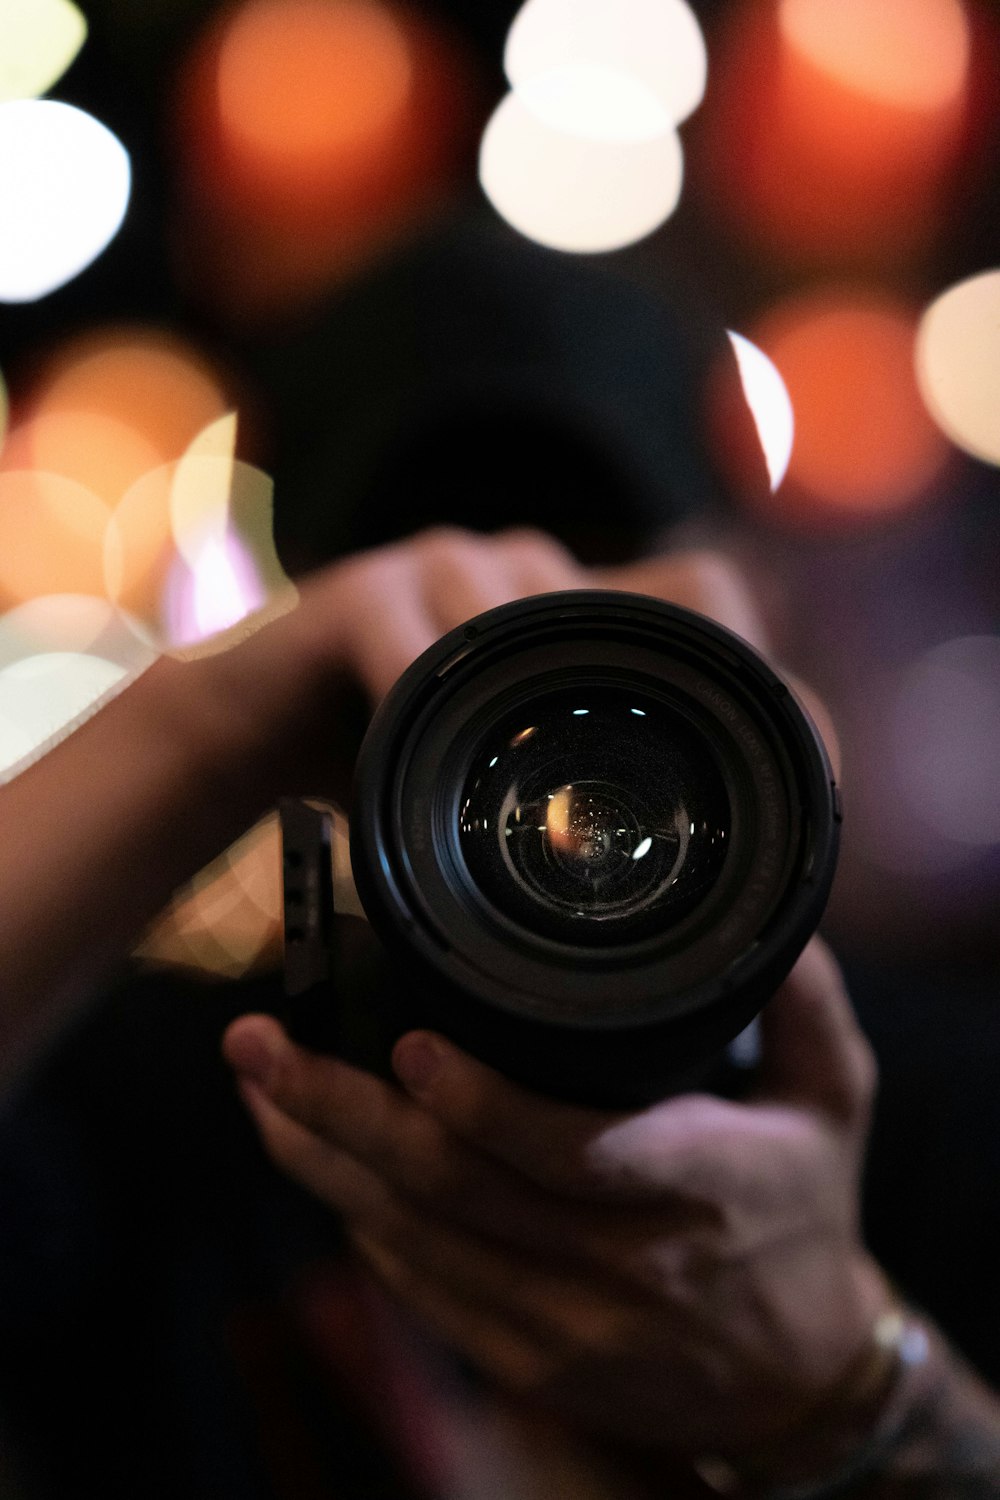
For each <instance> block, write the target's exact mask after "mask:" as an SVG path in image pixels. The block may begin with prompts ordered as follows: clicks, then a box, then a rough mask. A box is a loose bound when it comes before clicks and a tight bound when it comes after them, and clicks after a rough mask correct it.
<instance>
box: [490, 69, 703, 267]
mask: <svg viewBox="0 0 1000 1500" xmlns="http://www.w3.org/2000/svg"><path fill="white" fill-rule="evenodd" d="M602 71H603V70H601V69H597V68H591V67H589V66H588V68H587V70H586V74H585V78H584V80H583V86H584V88H588V87H593V86H594V85H595V81H596V79H597V75H600V74H601V72H602ZM566 72H567V70H560V72H559V75H558V76H557V78H556V80H555V89H554V90H553V93H557V94H558V98H559V100H562V101H565V100H567V99H568V98H570V97H572V98H573V100H574V103H573V108H574V110H579V95H573V94H572V91H570V90H567V87H566ZM611 76H614V75H611ZM607 77H608V74H607V73H606V72H605V78H607ZM550 82H551V75H540V76H537V77H534V78H532V79H530V80H529V81H528V82H527V83H526V84H525V86H524V88H523V89H519V90H518V91H517V92H516V93H510V94H508V95H507V96H506V98H504V99H503V100H502V101H501V102H500V104H499V105H498V107H497V109H496V111H495V112H494V114H493V116H492V118H491V120H490V122H489V124H488V125H487V127H486V131H485V133H484V135H483V141H482V147H481V150H480V158H479V178H480V182H481V183H482V186H483V190H484V192H485V193H486V195H487V197H488V198H489V200H490V202H491V203H492V204H493V206H494V208H495V209H496V210H497V212H498V213H500V214H502V215H503V217H504V218H505V219H506V220H507V222H508V223H509V224H511V225H513V227H514V228H515V229H517V230H519V231H520V232H521V233H522V234H524V235H526V236H527V237H528V238H530V239H533V240H536V241H537V242H538V243H539V244H542V245H547V246H549V247H551V248H553V249H556V250H568V251H574V252H577V253H588V252H598V251H606V250H616V249H619V248H620V247H622V246H624V245H628V244H632V243H634V242H635V241H636V240H639V239H642V238H643V237H644V236H645V235H647V234H650V233H652V231H653V230H654V229H656V228H658V227H659V226H660V225H661V224H662V223H663V222H664V221H665V220H666V219H667V218H668V217H669V216H670V214H671V213H672V212H673V210H674V208H675V207H676V206H677V202H678V200H679V198H680V193H681V187H682V183H683V178H684V156H683V151H682V148H681V143H680V138H679V136H678V135H677V132H676V131H675V130H673V129H672V128H669V127H668V128H665V129H663V130H662V131H661V132H660V133H658V134H655V135H653V136H651V137H649V138H640V139H634V138H633V139H628V138H626V139H624V140H623V139H621V138H619V139H615V138H614V136H613V135H612V138H611V139H608V138H607V137H605V138H604V139H599V138H595V136H594V135H581V134H579V133H577V134H569V133H568V132H567V131H566V130H564V129H560V128H558V127H557V126H555V125H553V124H551V123H548V121H547V120H546V119H545V118H544V116H545V115H546V113H548V115H549V119H551V118H552V111H553V109H554V108H557V107H558V104H553V93H550V94H549V95H548V98H547V99H546V91H547V89H548V87H549V84H550ZM623 83H624V84H625V91H626V92H627V93H628V92H631V93H632V95H633V97H634V96H635V95H636V94H639V95H641V94H642V91H643V85H642V84H640V83H638V82H637V81H635V80H623V79H622V78H621V77H620V76H618V77H614V83H613V85H612V87H614V89H615V91H616V94H617V93H619V92H620V90H621V87H622V84H623ZM646 97H647V100H648V104H649V106H650V107H649V109H647V110H646V111H645V113H644V114H643V113H642V112H641V111H639V110H634V111H633V112H632V113H630V115H629V117H628V118H629V120H630V121H632V122H633V125H634V123H635V122H637V121H638V120H640V119H643V118H645V119H646V120H651V119H653V118H655V114H654V113H653V111H655V101H654V100H653V98H652V96H651V95H649V94H648V91H646ZM540 101H545V102H540ZM604 115H605V110H604V105H603V103H596V102H595V107H594V111H593V114H592V116H591V119H592V121H594V122H599V121H601V120H602V119H603V118H604ZM618 118H619V119H620V118H621V116H620V115H619V117H618ZM597 128H598V124H597V123H594V124H593V129H594V130H596V129H597Z"/></svg>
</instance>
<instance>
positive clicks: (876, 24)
mask: <svg viewBox="0 0 1000 1500" xmlns="http://www.w3.org/2000/svg"><path fill="white" fill-rule="evenodd" d="M970 58H971V48H970V33H969V26H968V21H967V18H966V15H965V12H964V10H963V9H962V7H961V6H960V5H959V4H958V3H957V0H915V3H913V4H911V3H910V0H891V3H889V4H887V5H884V6H883V5H881V4H869V3H868V0H848V3H846V4H843V5H841V4H840V3H839V0H788V3H786V4H778V3H777V0H774V3H764V4H760V5H747V6H734V7H733V8H732V9H731V10H730V11H729V13H728V15H727V17H726V22H725V24H724V25H723V26H722V27H721V28H720V31H719V34H718V36H717V38H716V45H715V48H714V51H713V78H714V92H713V109H712V112H711V115H710V117H708V118H707V119H706V120H705V121H704V122H703V124H704V127H705V128H704V131H703V134H702V136H701V139H700V142H699V148H700V155H699V160H698V172H697V180H698V181H699V183H700V185H701V189H702V191H703V193H704V195H705V198H706V201H708V202H710V203H711V206H712V209H713V211H715V212H718V211H720V210H721V211H723V212H725V213H726V215H727V216H728V218H729V219H730V220H732V221H733V222H734V223H736V224H738V225H739V226H740V228H741V229H742V230H743V231H744V232H745V233H746V235H747V237H748V238H749V239H750V240H751V241H752V242H754V243H755V244H756V246H757V248H758V250H759V252H760V254H761V255H762V256H764V257H766V258H767V259H768V260H773V259H774V258H775V257H780V259H781V260H783V261H784V262H786V263H790V264H793V265H805V266H809V267H810V268H811V267H822V268H824V269H827V268H833V267H865V268H874V267H879V268H882V267H892V269H893V271H895V269H896V268H897V267H899V266H900V265H901V264H902V263H903V262H904V261H906V260H910V261H914V262H915V261H916V260H917V259H918V258H919V257H920V256H921V255H923V254H925V253H926V250H927V247H928V246H929V245H930V244H931V243H932V242H933V240H934V238H935V236H936V235H938V234H940V233H941V232H943V231H944V230H945V228H946V226H947V215H948V212H949V209H950V207H951V204H952V198H953V193H954V183H955V172H956V167H957V165H958V164H959V162H960V161H961V159H962V153H963V150H964V149H965V146H966V144H967V141H966V130H967V128H968V124H969V111H970V108H971V102H970V101H971V70H970Z"/></svg>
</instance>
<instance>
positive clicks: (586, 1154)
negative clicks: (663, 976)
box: [225, 943, 887, 1454]
mask: <svg viewBox="0 0 1000 1500" xmlns="http://www.w3.org/2000/svg"><path fill="white" fill-rule="evenodd" d="M225 1051H226V1056H227V1058H228V1059H229V1061H230V1063H231V1064H232V1065H233V1067H234V1068H235V1069H236V1071H237V1073H238V1074H239V1077H240V1088H241V1092H242V1095H243V1098H244V1100H245V1101H246V1103H247V1106H248V1108H249V1109H250V1110H251V1112H252V1114H253V1116H254V1119H255V1120H256V1122H257V1125H258V1128H259V1129H260V1132H261V1135H262V1138H263V1141H264V1143H265V1146H266V1148H267V1150H268V1152H269V1154H270V1155H271V1156H272V1158H273V1159H274V1160H275V1161H276V1162H277V1163H278V1164H279V1165H280V1166H281V1167H282V1169H283V1170H285V1171H286V1172H288V1173H289V1174H290V1175H292V1176H293V1177H295V1178H296V1179H297V1180H298V1181H300V1182H301V1183H303V1184H304V1185H305V1186H306V1187H307V1188H308V1189H309V1190H310V1191H312V1192H313V1193H315V1194H316V1195H317V1196H319V1197H320V1198H322V1199H323V1200H324V1201H325V1202H327V1203H329V1204H330V1205H331V1206H332V1207H334V1208H336V1209H337V1211H338V1212H339V1213H340V1214H342V1215H343V1216H344V1218H345V1220H346V1221H347V1222H348V1224H349V1225H350V1226H351V1227H352V1229H353V1231H354V1237H355V1242H356V1244H357V1245H358V1247H359V1249H360V1250H361V1252H362V1254H363V1255H364V1256H365V1257H366V1258H367V1259H368V1261H369V1262H370V1263H371V1264H372V1266H373V1267H374V1268H375V1270H376V1271H377V1272H378V1274H379V1275H380V1276H381V1277H382V1279H383V1280H384V1281H385V1282H386V1283H387V1285H388V1286H389V1287H390V1288H391V1290H392V1291H394V1292H395V1293H396V1294H397V1295H398V1296H400V1297H401V1298H402V1299H403V1300H405V1301H406V1302H407V1303H408V1304H409V1305H410V1306H411V1307H413V1308H414V1309H415V1310H416V1311H417V1312H418V1313H419V1314H420V1315H421V1316H422V1317H423V1318H424V1319H425V1320H426V1321H427V1322H429V1323H430V1324H431V1325H432V1326H433V1327H434V1328H435V1329H436V1330H437V1332H438V1333H439V1334H441V1335H442V1336H443V1337H444V1338H445V1339H446V1340H447V1341H448V1342H449V1343H450V1344H452V1345H454V1346H455V1347H457V1348H458V1349H459V1350H460V1351H461V1352H462V1353H463V1354H464V1355H465V1356H466V1357H467V1358H468V1359H470V1360H472V1361H473V1363H475V1364H476V1365H478V1366H479V1367H480V1368H481V1369H482V1370H483V1371H485V1372H486V1373H487V1374H488V1375H489V1376H491V1377H493V1378H494V1379H495V1380H497V1381H498V1382H499V1383H500V1384H501V1385H503V1386H505V1387H507V1388H509V1389H512V1390H514V1391H515V1392H517V1393H518V1394H519V1395H520V1396H522V1397H527V1398H529V1399H530V1400H532V1401H536V1402H539V1403H541V1404H542V1405H544V1406H545V1407H547V1408H550V1409H552V1410H555V1411H557V1412H558V1413H559V1414H560V1415H562V1416H564V1417H566V1418H568V1419H569V1420H570V1421H572V1422H574V1423H576V1424H579V1425H580V1426H586V1427H588V1428H590V1429H596V1430H599V1431H601V1432H603V1433H605V1434H606V1435H607V1436H608V1437H609V1438H613V1439H617V1440H621V1441H625V1442H628V1443H633V1444H637V1445H640V1446H654V1447H657V1446H663V1445H664V1444H667V1445H669V1447H670V1448H671V1449H674V1450H677V1451H679V1452H682V1453H690V1454H697V1453H699V1452H702V1451H712V1450H727V1451H733V1452H739V1451H742V1450H744V1449H746V1448H750V1447H756V1446H757V1445H759V1444H762V1443H769V1442H771V1441H772V1440H773V1439H774V1438H775V1437H777V1436H780V1435H781V1434H783V1433H785V1432H788V1431H790V1430H792V1429H793V1428H795V1427H796V1426H797V1425H798V1424H799V1423H800V1422H801V1420H802V1419H803V1417H804V1416H805V1415H807V1414H808V1413H809V1412H810V1411H811V1410H813V1409H814V1408H816V1407H818V1406H820V1405H821V1404H822V1403H823V1401H824V1399H825V1398H826V1397H827V1396H828V1395H829V1393H830V1392H832V1391H833V1390H835V1389H836V1388H837V1387H838V1386H839V1385H840V1384H841V1382H842V1381H843V1379H844V1376H845V1374H846V1373H847V1372H848V1371H849V1369H850V1367H851V1366H852V1363H853V1362H854V1361H855V1360H856V1359H857V1356H858V1354H859V1351H860V1350H861V1349H863V1347H864V1345H865V1342H866V1339H867V1336H868V1334H869V1331H870V1329H871V1326H872V1323H873V1322H874V1319H875V1317H876V1316H877V1314H878V1312H879V1311H880V1310H881V1308H882V1307H883V1306H884V1304H885V1302H886V1300H887V1293H886V1288H885V1284H884V1281H883V1279H882V1277H881V1275H880V1273H879V1272H878V1270H877V1268H876V1267H875V1266H874V1265H873V1264H872V1262H871V1260H870V1258H869V1257H868V1256H867V1255H866V1254H865V1252H864V1250H863V1248H862V1246H861V1243H860V1239H859V1234H858V1225H857V1202H858V1174H859V1170H860V1160H861V1153H862V1148H863V1143H864V1136H865V1127H866V1123H867V1118H868V1111H869V1107H870V1103H871V1097H872V1090H873V1086H874V1067H873V1064H872V1059H871V1055H870V1053H869V1050H868V1048H867V1045H866V1044H865V1042H864V1041H863V1039H862V1038H861V1036H860V1034H859V1033H858V1031H857V1028H856V1026H855V1024H854V1022H853V1020H852V1017H851V1012H850V1007H849V1004H848V1002H847V999H846V996H845V995H844V993H843V989H842V987H841V984H840V981H839V977H838V974H837V970H836V966H835V965H834V964H833V961H832V960H831V958H830V956H829V954H828V953H827V952H826V950H825V949H824V948H823V947H822V946H821V945H820V944H818V943H816V944H813V945H812V947H811V948H810V950H809V951H808V952H807V953H806V954H805V955H804V956H803V958H802V959H801V961H800V963H799V965H798V966H797V968H796V970H795V973H794V975H793V976H792V978H791V979H790V980H789V982H788V983H787V984H786V985H785V986H784V988H783V990H782V991H781V993H780V994H779V996H778V997H777V998H776V1000H775V1002H774V1003H773V1004H772V1005H771V1006H770V1007H769V1008H768V1010H767V1012H766V1027H765V1054H764V1057H765V1061H764V1070H763V1074H762V1078H761V1083H760V1087H759V1089H758V1091H757V1093H756V1094H755V1096H754V1098H753V1099H752V1100H751V1101H750V1102H748V1103H743V1104H732V1103H728V1102H725V1101H723V1100H720V1099H716V1098H713V1097H710V1096H708V1095H699V1094H690V1095H685V1096H683V1097H680V1098H676V1099H672V1100H669V1101H667V1102H665V1103H662V1104H659V1105H656V1106H654V1107H652V1108H650V1109H647V1110H643V1111H641V1112H638V1113H634V1114H612V1113H605V1112H602V1111H596V1110H588V1109H579V1108H575V1107H571V1106H567V1105H563V1104H557V1103H553V1102H552V1101H550V1100H547V1099H542V1098H540V1097H537V1096H534V1095H532V1094H530V1093H527V1092H525V1091H524V1090H522V1089H520V1088H517V1087H516V1086H514V1085H513V1084H511V1083H509V1082H508V1081H507V1080H505V1079H504V1078H502V1077H501V1076H500V1075H499V1074H497V1073H495V1072H494V1071H493V1070H492V1069H490V1068H487V1067H485V1066H484V1065H483V1064H481V1063H479V1062H476V1061H474V1060H473V1059H472V1058H470V1057H468V1056H466V1055H465V1054H463V1053H462V1052H460V1051H459V1050H458V1049H457V1048H455V1047H454V1046H452V1045H451V1044H450V1043H448V1042H447V1041H445V1040H444V1038H441V1037H437V1036H434V1035H432V1034H430V1033H422V1032H412V1033H410V1034H409V1035H407V1036H405V1037H403V1038H402V1039H401V1041H400V1042H399V1044H398V1045H397V1048H396V1051H395V1054H394V1066H395V1070H396V1073H397V1075H398V1077H399V1079H400V1081H401V1083H402V1084H403V1086H404V1087H403V1088H402V1089H400V1088H395V1087H393V1085H391V1084H389V1083H386V1082H385V1081H383V1080H380V1079H376V1078H374V1077H372V1076H370V1075H367V1074H365V1073H362V1072H359V1071H357V1070H355V1069H353V1068H351V1067H348V1066H347V1065H346V1064H344V1063H341V1062H339V1061H338V1060H336V1059H331V1058H325V1057H318V1056H315V1055H313V1054H310V1053H308V1052H305V1051H303V1050H302V1049H300V1048H297V1047H295V1046H294V1045H293V1044H292V1043H291V1042H289V1041H288V1039H287V1037H286V1036H285V1035H284V1033H283V1032H282V1030H281V1028H280V1026H278V1025H277V1023H275V1022H274V1021H273V1020H271V1019H270V1018H264V1017H245V1018H242V1019H241V1020H240V1021H238V1022H236V1023H235V1024H234V1025H233V1026H232V1027H231V1028H230V1030H229V1032H228V1034H227V1037H226V1041H225ZM720 1439H721V1441H720Z"/></svg>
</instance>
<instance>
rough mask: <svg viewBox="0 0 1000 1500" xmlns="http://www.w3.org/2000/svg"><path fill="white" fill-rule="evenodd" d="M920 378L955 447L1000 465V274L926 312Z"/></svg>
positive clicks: (965, 286)
mask: <svg viewBox="0 0 1000 1500" xmlns="http://www.w3.org/2000/svg"><path fill="white" fill-rule="evenodd" d="M916 361H917V380H918V383H919V386H920V393H921V395H922V396H923V398H924V401H925V402H926V404H927V407H928V409H929V411H930V413H931V415H932V417H933V418H934V420H935V421H936V422H937V423H938V425H939V426H940V427H941V428H942V429H943V430H944V432H946V433H947V435H948V437H950V438H951V440H952V442H953V443H956V444H957V445H958V447H960V448H963V449H964V450H965V451H966V452H967V453H971V454H973V455H974V456H975V457H976V458H981V459H984V460H985V461H986V462H987V463H992V464H1000V270H998V271H983V272H982V273H981V274H980V275H978V276H972V277H970V278H969V279H968V280H967V281H962V282H960V283H959V284H958V285H957V286H953V287H950V288H949V290H948V291H946V292H943V293H942V295H941V296H940V297H938V298H937V299H936V301H934V302H933V303H932V304H931V306H930V307H929V308H928V309H927V311H926V312H925V313H924V315H923V317H922V319H921V321H920V327H919V330H918V333H917V350H916Z"/></svg>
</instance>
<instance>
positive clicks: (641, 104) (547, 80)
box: [516, 63, 672, 144]
mask: <svg viewBox="0 0 1000 1500" xmlns="http://www.w3.org/2000/svg"><path fill="white" fill-rule="evenodd" d="M516 92H517V97H518V99H519V100H520V101H521V103H522V104H524V105H526V106H527V108H528V109H529V110H530V111H531V113H532V114H533V115H535V116H537V118H538V119H539V120H541V121H542V123H543V124H544V125H550V126H551V127H552V128H553V129H554V130H561V131H563V132H564V133H565V134H566V135H573V136H579V137H580V139H581V140H588V141H605V142H608V143H611V142H615V143H618V142H620V143H621V144H627V143H628V142H635V141H650V140H653V139H654V137H656V136H659V135H664V134H665V133H666V132H668V131H669V130H670V129H671V124H672V122H671V120H670V116H669V115H668V114H667V112H666V110H665V109H664V108H663V105H662V104H661V103H660V101H659V99H657V97H656V95H655V94H654V93H653V92H652V90H651V89H648V88H647V87H646V85H645V84H644V83H643V82H642V81H641V80H639V79H637V78H631V77H629V75H628V74H627V73H620V72H617V71H615V70H614V69H613V68H606V67H602V66H601V65H600V64H597V63H565V64H564V65H563V66H562V67H558V68H551V69H550V70H549V71H548V72H546V73H538V74H536V75H534V76H533V77H532V78H528V79H526V80H525V81H524V83H523V84H522V85H521V86H520V87H519V88H518V89H517V91H516Z"/></svg>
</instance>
